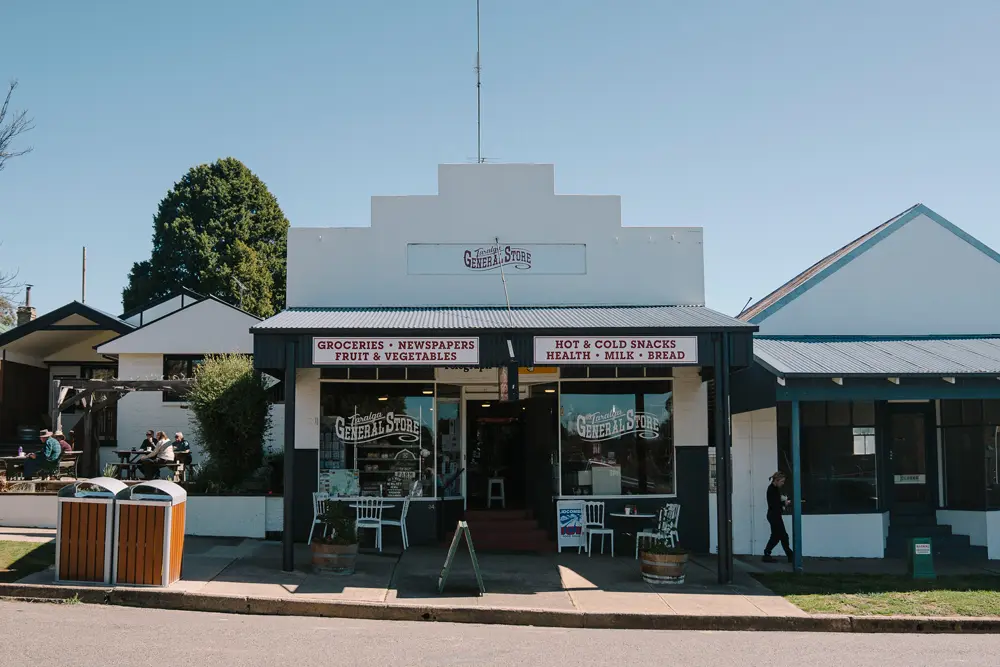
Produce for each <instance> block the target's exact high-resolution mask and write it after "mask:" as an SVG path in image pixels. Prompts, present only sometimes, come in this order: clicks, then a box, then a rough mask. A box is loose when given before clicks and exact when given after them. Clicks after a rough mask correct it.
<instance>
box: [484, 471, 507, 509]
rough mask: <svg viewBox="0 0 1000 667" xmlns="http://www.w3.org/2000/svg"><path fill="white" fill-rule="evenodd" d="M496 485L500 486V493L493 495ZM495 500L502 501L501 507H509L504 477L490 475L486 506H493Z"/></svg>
mask: <svg viewBox="0 0 1000 667" xmlns="http://www.w3.org/2000/svg"><path fill="white" fill-rule="evenodd" d="M494 486H496V487H499V489H500V495H498V496H495V495H493V487H494ZM494 500H499V501H500V507H503V508H504V509H506V508H507V495H506V493H505V492H504V488H503V477H490V488H489V499H488V500H487V501H486V507H488V508H490V507H493V501H494Z"/></svg>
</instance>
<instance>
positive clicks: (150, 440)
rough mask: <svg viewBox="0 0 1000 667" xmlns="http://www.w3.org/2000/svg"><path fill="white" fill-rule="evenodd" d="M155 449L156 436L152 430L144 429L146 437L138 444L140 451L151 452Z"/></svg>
mask: <svg viewBox="0 0 1000 667" xmlns="http://www.w3.org/2000/svg"><path fill="white" fill-rule="evenodd" d="M154 449H156V438H155V437H154V433H153V432H152V431H146V439H145V440H143V441H142V444H141V445H139V451H140V452H151V451H153V450H154Z"/></svg>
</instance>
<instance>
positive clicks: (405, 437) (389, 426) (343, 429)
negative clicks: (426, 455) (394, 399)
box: [333, 412, 420, 444]
mask: <svg viewBox="0 0 1000 667" xmlns="http://www.w3.org/2000/svg"><path fill="white" fill-rule="evenodd" d="M333 430H334V433H336V434H337V437H338V438H339V439H341V440H343V441H344V442H351V443H355V444H357V443H361V442H372V441H373V440H380V439H382V438H390V437H395V438H397V439H398V440H401V441H402V442H418V441H419V440H420V422H419V421H417V420H416V419H414V418H413V417H411V416H410V415H406V414H399V413H395V412H371V413H369V414H367V415H351V416H350V417H347V418H346V419H345V418H344V417H336V418H335V419H334V422H333Z"/></svg>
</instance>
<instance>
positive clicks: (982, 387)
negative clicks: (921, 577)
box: [732, 204, 1000, 558]
mask: <svg viewBox="0 0 1000 667" xmlns="http://www.w3.org/2000/svg"><path fill="white" fill-rule="evenodd" d="M998 285H1000V255H998V254H997V253H996V252H995V251H994V250H992V249H990V248H988V247H987V246H985V245H984V244H982V243H981V242H979V241H977V240H976V239H974V238H973V237H971V236H969V235H968V234H966V233H965V232H963V231H962V230H961V229H959V228H958V227H956V226H955V225H953V224H952V223H950V222H948V221H947V220H945V219H944V218H942V217H941V216H939V215H938V214H936V213H935V212H934V211H932V210H930V209H929V208H927V207H926V206H923V205H919V204H918V205H916V206H914V207H912V208H910V209H908V210H906V211H904V212H903V213H901V214H899V215H897V216H895V217H894V218H892V219H890V220H888V221H886V222H884V223H883V224H881V225H879V226H878V227H876V228H875V229H873V230H871V231H870V232H868V233H867V234H865V235H863V236H861V237H860V238H858V239H856V240H854V241H852V242H851V243H849V244H847V245H846V246H844V247H843V248H840V249H839V250H837V251H836V252H834V253H833V254H831V255H829V256H828V257H825V258H824V259H822V260H820V261H819V262H817V263H816V264H814V265H812V266H811V267H809V268H808V269H806V270H805V271H804V272H802V273H801V274H799V275H798V276H796V277H795V278H793V279H792V280H790V281H789V282H788V283H786V284H785V285H782V286H781V287H779V288H778V289H777V290H775V291H774V292H772V293H771V294H769V295H768V296H767V297H765V298H764V299H762V300H761V301H759V302H758V303H756V304H754V305H752V306H750V307H749V308H747V309H746V310H745V311H744V312H743V313H742V314H741V315H740V318H741V319H743V320H745V321H747V322H749V323H753V324H756V325H757V326H758V327H760V331H759V333H758V334H757V335H756V336H755V339H754V359H755V361H754V364H753V366H752V367H751V368H750V369H747V370H744V371H741V372H739V373H737V374H736V376H735V378H734V380H733V399H732V410H733V412H734V415H733V422H732V429H733V431H732V434H733V466H734V489H733V493H734V496H733V507H734V520H733V533H734V549H735V551H736V552H737V553H747V554H760V553H762V550H763V548H764V544H765V543H766V541H767V538H768V526H767V522H766V520H765V511H766V504H765V497H764V494H765V489H766V487H767V485H768V478H769V477H770V475H771V474H772V473H774V471H775V470H778V469H781V470H784V471H787V472H788V473H790V475H791V476H792V477H793V478H795V477H797V478H798V479H799V481H800V483H801V503H800V504H799V508H800V509H801V542H802V552H803V555H805V556H844V557H866V558H881V557H883V556H896V557H900V556H902V555H903V554H904V553H905V548H906V545H907V541H908V539H909V538H911V537H931V538H933V543H934V545H935V549H934V550H935V552H937V553H939V554H945V555H947V554H952V555H960V554H968V553H969V552H970V551H976V550H978V551H979V552H986V553H988V555H989V556H990V557H991V558H1000V473H998V470H1000V460H998V451H997V449H998V442H1000V291H998V290H997V286H998ZM796 425H798V428H796ZM795 450H798V452H799V459H800V462H799V463H798V465H796V464H795V461H794V459H795V456H794V453H795ZM786 488H787V490H788V494H789V495H791V491H792V486H791V485H786ZM786 519H787V520H788V523H789V528H791V525H792V523H793V519H794V517H793V516H788V517H786Z"/></svg>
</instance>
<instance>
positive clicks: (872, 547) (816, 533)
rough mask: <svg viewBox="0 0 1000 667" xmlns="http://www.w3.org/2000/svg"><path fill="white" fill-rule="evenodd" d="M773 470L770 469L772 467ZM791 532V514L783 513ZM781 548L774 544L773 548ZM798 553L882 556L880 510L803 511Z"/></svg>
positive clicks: (832, 556) (828, 555)
mask: <svg viewBox="0 0 1000 667" xmlns="http://www.w3.org/2000/svg"><path fill="white" fill-rule="evenodd" d="M772 472H773V471H772ZM784 519H785V529H786V530H787V531H788V535H789V537H791V535H792V517H791V516H790V515H788V514H786V515H785V516H784ZM780 551H781V547H778V548H777V549H776V550H775V552H776V555H777V552H780ZM802 555H803V556H807V557H823V558H883V557H885V528H884V519H883V516H882V514H880V513H878V514H805V515H803V516H802Z"/></svg>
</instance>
